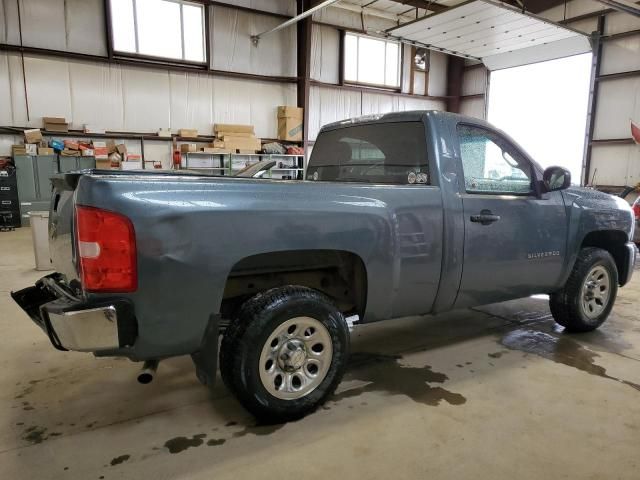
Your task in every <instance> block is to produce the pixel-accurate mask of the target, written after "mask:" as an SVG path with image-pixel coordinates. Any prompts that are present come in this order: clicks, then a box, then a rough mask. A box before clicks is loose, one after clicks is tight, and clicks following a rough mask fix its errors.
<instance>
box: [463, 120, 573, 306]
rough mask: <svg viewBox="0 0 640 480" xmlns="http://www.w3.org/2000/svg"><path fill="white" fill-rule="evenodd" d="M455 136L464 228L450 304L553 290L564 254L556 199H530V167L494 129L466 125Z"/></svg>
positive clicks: (560, 207) (561, 209)
mask: <svg viewBox="0 0 640 480" xmlns="http://www.w3.org/2000/svg"><path fill="white" fill-rule="evenodd" d="M457 132H458V139H459V142H460V157H461V160H462V166H463V173H464V183H463V185H461V192H460V193H461V197H462V202H463V210H464V229H465V231H464V264H463V265H464V267H463V274H462V279H461V284H460V289H459V292H458V297H457V299H456V307H469V306H474V305H481V304H487V303H492V302H498V301H503V300H509V299H514V298H520V297H525V296H529V295H532V294H534V293H545V292H548V291H551V290H553V289H555V288H556V287H557V285H558V283H559V281H560V277H561V274H562V269H563V263H564V261H565V255H566V237H567V221H566V212H565V209H564V201H563V198H562V194H561V193H560V192H552V193H545V194H543V195H537V192H536V188H534V187H535V184H534V181H537V177H536V172H535V169H534V168H533V164H532V163H531V162H530V161H529V160H528V159H527V157H526V156H525V155H524V154H522V153H521V152H520V151H519V150H518V149H517V148H516V147H515V146H514V145H513V144H512V143H511V142H510V141H508V140H507V139H506V138H504V137H503V136H502V135H501V134H499V133H498V132H495V131H493V130H490V129H488V128H485V127H480V126H476V125H465V124H459V125H458V128H457Z"/></svg>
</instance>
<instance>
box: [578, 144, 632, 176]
mask: <svg viewBox="0 0 640 480" xmlns="http://www.w3.org/2000/svg"><path fill="white" fill-rule="evenodd" d="M592 152H593V153H592V156H591V174H590V176H589V181H591V179H592V177H594V175H595V178H594V185H596V186H597V185H617V186H624V185H636V184H637V183H638V182H640V162H639V161H638V159H639V158H640V145H594V146H593V150H592Z"/></svg>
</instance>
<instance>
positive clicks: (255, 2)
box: [223, 0, 296, 21]
mask: <svg viewBox="0 0 640 480" xmlns="http://www.w3.org/2000/svg"><path fill="white" fill-rule="evenodd" d="M223 1H224V3H229V4H231V5H238V6H240V7H247V8H255V9H259V10H264V11H267V12H273V13H280V14H282V15H290V16H293V15H295V14H296V1H295V0H223ZM283 21H284V20H283Z"/></svg>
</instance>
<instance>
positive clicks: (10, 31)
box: [0, 0, 20, 45]
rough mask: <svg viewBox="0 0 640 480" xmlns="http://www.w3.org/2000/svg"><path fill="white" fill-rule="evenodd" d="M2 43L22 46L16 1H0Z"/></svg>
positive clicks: (0, 34) (0, 35)
mask: <svg viewBox="0 0 640 480" xmlns="http://www.w3.org/2000/svg"><path fill="white" fill-rule="evenodd" d="M0 42H1V43H8V44H10V45H19V44H20V31H19V30H18V3H17V2H16V0H0Z"/></svg>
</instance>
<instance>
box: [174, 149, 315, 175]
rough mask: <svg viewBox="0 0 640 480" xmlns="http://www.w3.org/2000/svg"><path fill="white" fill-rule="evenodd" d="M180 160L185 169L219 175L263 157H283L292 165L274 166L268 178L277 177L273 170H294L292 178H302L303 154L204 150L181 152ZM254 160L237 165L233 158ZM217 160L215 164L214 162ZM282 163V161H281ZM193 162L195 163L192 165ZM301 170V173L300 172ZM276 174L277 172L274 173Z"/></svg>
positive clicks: (239, 168) (276, 158)
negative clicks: (194, 158) (208, 159)
mask: <svg viewBox="0 0 640 480" xmlns="http://www.w3.org/2000/svg"><path fill="white" fill-rule="evenodd" d="M181 157H182V161H181V166H182V168H183V169H185V170H196V171H210V172H220V173H219V174H220V175H221V176H225V175H231V176H233V175H234V174H235V173H236V172H239V171H240V170H242V169H243V168H245V167H247V166H249V165H251V164H253V163H257V162H259V161H260V160H264V159H273V160H276V162H277V161H278V159H283V162H287V163H293V165H291V166H289V165H287V166H279V165H277V166H276V167H275V168H272V169H270V170H269V177H268V178H279V177H274V176H273V174H274V173H275V172H295V173H293V174H292V175H291V176H292V177H293V178H294V179H299V180H301V179H302V178H304V170H305V165H304V155H288V154H278V153H206V152H188V153H187V152H185V153H182V154H181ZM192 157H199V158H201V159H202V158H203V157H205V158H206V157H210V158H211V162H210V163H205V162H194V161H193V158H192ZM253 157H255V158H256V160H255V161H254V162H246V164H245V165H242V166H238V165H237V162H236V163H235V164H234V160H236V161H237V160H239V159H242V158H253ZM216 162H217V165H216V164H215V163H216ZM281 163H282V162H281ZM194 164H195V165H194ZM300 172H302V173H300ZM276 175H278V174H276ZM284 175H286V174H285V173H282V174H280V178H281V177H282V176H284Z"/></svg>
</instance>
